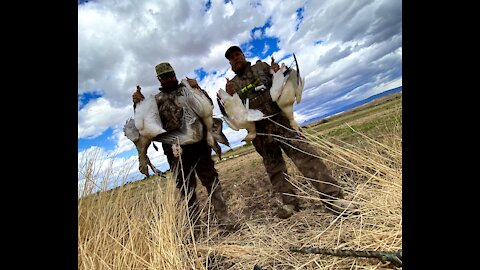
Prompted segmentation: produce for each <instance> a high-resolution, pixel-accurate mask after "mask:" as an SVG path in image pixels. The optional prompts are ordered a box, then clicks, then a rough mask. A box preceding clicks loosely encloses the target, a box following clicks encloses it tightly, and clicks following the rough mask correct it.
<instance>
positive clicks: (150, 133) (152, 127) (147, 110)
mask: <svg viewBox="0 0 480 270" xmlns="http://www.w3.org/2000/svg"><path fill="white" fill-rule="evenodd" d="M134 117H135V127H136V128H137V129H138V132H139V133H140V135H142V136H144V137H146V138H149V139H151V138H153V137H155V136H157V135H159V134H162V133H164V132H165V129H163V126H162V121H161V120H160V115H159V113H158V107H157V102H156V101H155V96H154V95H150V96H149V97H147V98H145V99H144V100H142V101H140V102H139V103H137V105H136V108H135V116H134Z"/></svg>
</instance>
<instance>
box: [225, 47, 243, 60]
mask: <svg viewBox="0 0 480 270" xmlns="http://www.w3.org/2000/svg"><path fill="white" fill-rule="evenodd" d="M233 52H241V53H243V51H242V49H240V47H238V46H235V45H233V46H231V47H230V48H228V50H227V51H226V52H225V58H227V59H228V60H230V54H232V53H233Z"/></svg>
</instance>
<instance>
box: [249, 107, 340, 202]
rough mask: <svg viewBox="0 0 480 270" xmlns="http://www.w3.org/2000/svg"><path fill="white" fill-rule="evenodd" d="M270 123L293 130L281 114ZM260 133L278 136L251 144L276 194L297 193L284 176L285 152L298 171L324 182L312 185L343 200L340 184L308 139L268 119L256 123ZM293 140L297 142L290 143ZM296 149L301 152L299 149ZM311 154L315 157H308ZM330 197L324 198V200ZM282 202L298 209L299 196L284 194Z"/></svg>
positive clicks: (262, 138) (259, 137)
mask: <svg viewBox="0 0 480 270" xmlns="http://www.w3.org/2000/svg"><path fill="white" fill-rule="evenodd" d="M271 120H273V121H275V122H277V123H279V124H281V125H283V126H285V127H288V128H290V129H291V127H290V124H289V120H288V119H287V118H286V117H285V116H284V115H282V114H281V113H280V114H278V115H276V116H273V117H272V118H271ZM256 129H257V133H265V134H275V135H279V136H281V137H285V138H286V139H284V138H279V137H278V136H264V135H258V134H257V137H255V139H254V140H253V141H252V143H253V145H254V146H255V149H256V150H257V152H258V153H259V154H260V155H261V156H262V158H263V164H264V166H265V169H266V171H267V174H268V176H269V178H270V182H271V183H272V186H273V190H274V192H276V193H290V194H295V192H294V187H293V185H292V184H290V183H289V182H288V181H287V180H286V179H285V175H284V173H286V172H287V167H286V164H285V160H284V159H283V156H282V150H283V151H284V152H285V154H286V155H287V156H288V157H289V158H290V159H291V160H292V161H293V163H294V164H295V166H296V167H297V168H298V170H299V171H300V172H301V173H302V174H303V175H304V176H305V177H307V178H311V179H316V180H319V181H321V182H317V181H311V183H312V185H313V186H314V187H315V188H316V189H317V190H318V191H319V192H321V193H324V194H326V195H328V196H333V197H336V198H343V192H342V190H341V188H339V187H338V186H336V185H337V181H336V180H335V179H334V178H333V177H332V175H331V173H330V171H329V170H328V168H327V167H326V165H325V164H324V163H323V161H322V160H320V159H319V158H317V157H318V156H319V154H318V152H317V150H316V149H315V148H314V147H313V146H311V145H310V144H308V143H307V142H304V141H300V140H301V139H303V140H305V138H304V137H303V136H302V135H299V134H298V133H296V132H294V131H290V130H287V129H286V128H284V127H282V126H279V125H277V124H275V123H274V122H272V121H270V120H269V119H265V120H262V121H258V122H256ZM291 139H294V140H291ZM295 148H298V149H300V151H299V150H297V149H295ZM303 152H306V153H310V154H312V155H315V156H317V157H315V156H311V155H308V154H306V153H303ZM328 196H325V195H323V194H322V195H321V197H322V198H328ZM280 197H281V199H282V200H283V203H286V204H293V205H295V206H297V207H298V200H297V198H296V197H293V196H288V195H282V196H280Z"/></svg>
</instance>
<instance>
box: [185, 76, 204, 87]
mask: <svg viewBox="0 0 480 270" xmlns="http://www.w3.org/2000/svg"><path fill="white" fill-rule="evenodd" d="M187 82H188V84H190V86H191V87H192V88H197V89H201V88H200V86H199V85H198V82H197V80H195V79H192V78H189V77H187Z"/></svg>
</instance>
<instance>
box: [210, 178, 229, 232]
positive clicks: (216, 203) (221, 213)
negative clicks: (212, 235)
mask: <svg viewBox="0 0 480 270" xmlns="http://www.w3.org/2000/svg"><path fill="white" fill-rule="evenodd" d="M212 204H213V208H214V211H215V215H216V216H217V219H218V223H220V224H231V223H232V220H231V219H230V216H229V215H228V211H227V205H226V204H225V199H224V198H223V192H222V187H221V186H220V185H218V186H217V187H216V188H215V190H214V191H213V192H212Z"/></svg>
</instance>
